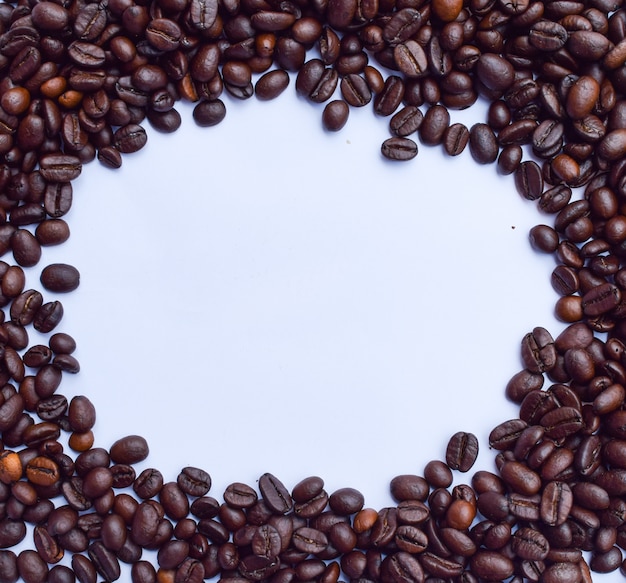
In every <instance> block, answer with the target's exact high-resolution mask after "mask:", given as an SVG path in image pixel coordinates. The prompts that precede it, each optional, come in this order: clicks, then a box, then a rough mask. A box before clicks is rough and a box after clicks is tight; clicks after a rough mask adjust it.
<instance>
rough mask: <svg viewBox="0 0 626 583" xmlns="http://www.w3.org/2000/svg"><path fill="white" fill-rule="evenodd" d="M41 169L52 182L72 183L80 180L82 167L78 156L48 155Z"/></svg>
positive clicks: (41, 163) (42, 161) (43, 158)
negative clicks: (76, 179) (77, 179)
mask: <svg viewBox="0 0 626 583" xmlns="http://www.w3.org/2000/svg"><path fill="white" fill-rule="evenodd" d="M39 169H40V172H41V175H42V176H43V177H44V178H45V179H46V180H49V181H50V182H70V181H71V180H74V179H75V178H78V176H79V175H80V173H81V171H82V165H81V163H80V160H79V159H78V158H77V157H76V156H70V155H67V154H47V155H46V156H43V157H42V158H41V160H40V161H39ZM49 214H50V213H49Z"/></svg>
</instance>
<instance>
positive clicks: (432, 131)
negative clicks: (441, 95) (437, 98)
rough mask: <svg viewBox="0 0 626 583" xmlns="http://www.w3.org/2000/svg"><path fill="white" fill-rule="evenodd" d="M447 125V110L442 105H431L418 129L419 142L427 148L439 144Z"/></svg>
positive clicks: (448, 117)
mask: <svg viewBox="0 0 626 583" xmlns="http://www.w3.org/2000/svg"><path fill="white" fill-rule="evenodd" d="M449 125H450V113H449V112H448V110H447V109H446V108H445V107H443V106H442V105H433V106H432V107H430V108H429V109H428V111H427V112H426V113H425V114H424V120H423V122H422V124H421V125H420V128H419V137H420V140H421V141H422V142H424V143H425V144H427V145H429V146H435V145H437V144H440V143H441V142H442V141H443V137H444V134H445V132H446V129H447V128H448V126H449Z"/></svg>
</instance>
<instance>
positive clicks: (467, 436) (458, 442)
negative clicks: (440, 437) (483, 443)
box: [446, 431, 478, 472]
mask: <svg viewBox="0 0 626 583" xmlns="http://www.w3.org/2000/svg"><path fill="white" fill-rule="evenodd" d="M477 456H478V438H477V437H476V436H475V435H474V434H473V433H466V432H464V431H459V432H458V433H455V434H454V435H453V436H452V437H451V438H450V441H449V442H448V447H447V449H446V463H447V464H448V465H449V466H450V467H451V468H452V469H453V470H459V471H461V472H468V471H469V470H470V469H471V468H472V466H473V465H474V462H475V461H476V458H477Z"/></svg>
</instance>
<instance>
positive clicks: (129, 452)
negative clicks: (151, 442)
mask: <svg viewBox="0 0 626 583" xmlns="http://www.w3.org/2000/svg"><path fill="white" fill-rule="evenodd" d="M148 452H149V449H148V444H147V442H146V440H145V439H144V438H143V437H141V436H139V435H128V436H126V437H122V438H121V439H118V440H117V441H116V442H115V443H114V444H113V445H112V446H111V460H113V461H114V462H116V463H119V464H135V463H137V462H140V461H143V460H144V459H146V458H147V457H148Z"/></svg>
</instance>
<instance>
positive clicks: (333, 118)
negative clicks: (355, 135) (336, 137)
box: [322, 99, 350, 132]
mask: <svg viewBox="0 0 626 583" xmlns="http://www.w3.org/2000/svg"><path fill="white" fill-rule="evenodd" d="M349 113H350V108H349V107H348V104H347V103H346V102H345V101H342V100H341V99H336V100H333V101H329V102H328V103H327V104H326V106H325V107H324V111H323V112H322V124H323V126H324V128H325V129H327V130H328V131H329V132H337V131H339V130H340V129H342V128H343V127H344V126H345V125H346V123H347V122H348V115H349Z"/></svg>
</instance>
